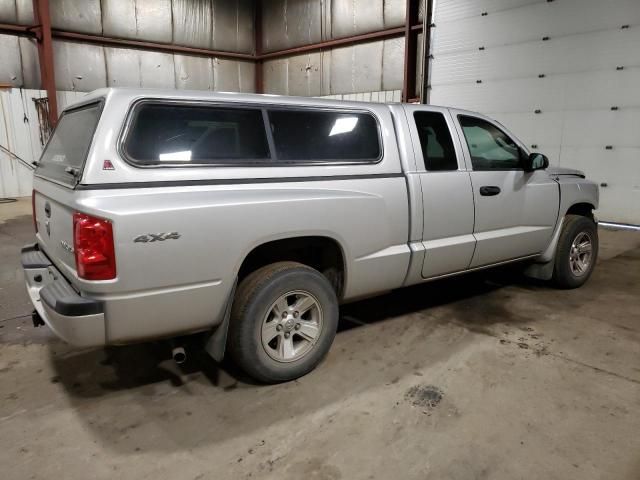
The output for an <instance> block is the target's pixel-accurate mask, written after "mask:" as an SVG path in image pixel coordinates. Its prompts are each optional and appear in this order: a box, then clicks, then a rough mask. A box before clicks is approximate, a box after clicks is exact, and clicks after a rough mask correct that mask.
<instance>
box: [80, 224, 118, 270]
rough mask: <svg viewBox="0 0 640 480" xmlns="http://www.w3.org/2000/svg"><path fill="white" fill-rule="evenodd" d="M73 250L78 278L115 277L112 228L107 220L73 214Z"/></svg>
mask: <svg viewBox="0 0 640 480" xmlns="http://www.w3.org/2000/svg"><path fill="white" fill-rule="evenodd" d="M73 249H74V251H75V254H76V270H77V271H78V276H79V277H80V278H84V279H85V280H110V279H112V278H115V277H116V254H115V249H114V246H113V228H112V226H111V222H110V221H109V220H104V219H102V218H96V217H92V216H91V215H87V214H85V213H78V212H75V213H74V214H73Z"/></svg>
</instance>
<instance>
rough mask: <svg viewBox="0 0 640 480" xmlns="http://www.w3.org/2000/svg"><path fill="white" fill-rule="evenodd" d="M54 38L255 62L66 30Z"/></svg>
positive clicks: (251, 57) (230, 55)
mask: <svg viewBox="0 0 640 480" xmlns="http://www.w3.org/2000/svg"><path fill="white" fill-rule="evenodd" d="M52 34H53V38H55V39H56V40H67V41H72V42H82V43H91V44H94V45H102V46H108V47H126V48H133V49H138V50H153V51H154V52H165V53H178V54H187V55H198V56H204V57H219V58H231V59H237V60H254V59H255V56H254V55H251V54H250V53H236V52H225V51H220V50H210V49H208V48H197V47H184V46H181V45H171V44H168V43H157V42H145V41H140V40H129V39H125V38H116V37H103V36H101V35H90V34H87V33H78V32H68V31H65V30H53V31H52Z"/></svg>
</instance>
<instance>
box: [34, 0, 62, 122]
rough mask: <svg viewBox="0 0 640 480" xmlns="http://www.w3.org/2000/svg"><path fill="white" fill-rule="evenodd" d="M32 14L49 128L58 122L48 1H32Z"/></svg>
mask: <svg viewBox="0 0 640 480" xmlns="http://www.w3.org/2000/svg"><path fill="white" fill-rule="evenodd" d="M33 14H34V17H35V22H36V25H37V29H36V39H37V42H38V59H39V62H40V82H41V85H42V89H43V90H46V91H47V98H48V99H49V120H50V122H51V126H55V124H56V123H57V121H58V99H57V98H56V78H55V73H54V70H53V40H52V37H51V15H50V13H49V0H33Z"/></svg>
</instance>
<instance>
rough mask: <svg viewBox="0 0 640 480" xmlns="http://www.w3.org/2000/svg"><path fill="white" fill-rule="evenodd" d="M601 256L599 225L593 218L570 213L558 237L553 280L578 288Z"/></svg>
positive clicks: (562, 284) (563, 286) (567, 286)
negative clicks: (599, 249)
mask: <svg viewBox="0 0 640 480" xmlns="http://www.w3.org/2000/svg"><path fill="white" fill-rule="evenodd" d="M597 259H598V227H597V225H596V223H595V222H594V221H593V220H592V219H591V218H589V217H583V216H580V215H567V216H566V217H565V220H564V225H563V226H562V232H561V233H560V238H559V239H558V246H557V250H556V258H555V264H554V268H553V283H554V284H555V285H556V286H557V287H559V288H577V287H580V286H582V285H583V284H584V283H585V282H586V281H587V280H588V279H589V277H590V276H591V273H592V272H593V268H594V267H595V264H596V260H597Z"/></svg>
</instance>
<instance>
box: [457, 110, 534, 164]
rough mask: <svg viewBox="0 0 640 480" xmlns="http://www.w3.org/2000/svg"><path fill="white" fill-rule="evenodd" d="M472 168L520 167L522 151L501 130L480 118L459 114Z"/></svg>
mask: <svg viewBox="0 0 640 480" xmlns="http://www.w3.org/2000/svg"><path fill="white" fill-rule="evenodd" d="M458 120H459V121H460V126H461V127H462V131H463V132H464V137H465V139H466V141H467V145H468V146H469V153H470V154H471V163H472V165H473V169H474V170H514V169H519V168H522V164H521V162H522V156H523V153H522V151H521V150H520V148H519V147H518V145H517V144H516V143H515V142H514V141H513V140H511V138H509V137H508V136H507V135H506V134H505V133H504V132H503V131H502V130H500V129H499V128H497V127H496V126H494V125H493V124H491V123H489V122H487V121H485V120H482V119H481V118H476V117H469V116H466V115H459V116H458Z"/></svg>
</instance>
